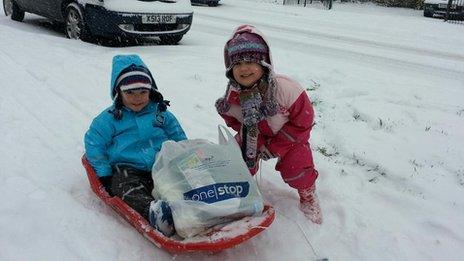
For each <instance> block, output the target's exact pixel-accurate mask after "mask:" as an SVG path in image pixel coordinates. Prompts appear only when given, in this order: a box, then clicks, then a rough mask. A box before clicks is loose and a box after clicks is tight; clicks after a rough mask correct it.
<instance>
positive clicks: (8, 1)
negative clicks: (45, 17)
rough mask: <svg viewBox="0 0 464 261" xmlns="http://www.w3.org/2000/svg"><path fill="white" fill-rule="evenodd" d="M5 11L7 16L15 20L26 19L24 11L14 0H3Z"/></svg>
mask: <svg viewBox="0 0 464 261" xmlns="http://www.w3.org/2000/svg"><path fill="white" fill-rule="evenodd" d="M3 11H4V12H5V15H6V16H11V19H12V20H14V21H18V22H21V21H22V20H24V11H23V10H21V8H19V6H18V4H16V3H15V2H14V1H13V0H3Z"/></svg>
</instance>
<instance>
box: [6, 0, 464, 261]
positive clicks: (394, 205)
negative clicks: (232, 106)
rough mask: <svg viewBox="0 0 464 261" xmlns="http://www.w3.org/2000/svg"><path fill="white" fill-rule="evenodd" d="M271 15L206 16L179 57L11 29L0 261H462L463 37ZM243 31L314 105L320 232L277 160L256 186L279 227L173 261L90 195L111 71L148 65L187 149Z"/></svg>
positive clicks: (351, 19)
mask: <svg viewBox="0 0 464 261" xmlns="http://www.w3.org/2000/svg"><path fill="white" fill-rule="evenodd" d="M266 2H267V3H266ZM270 2H274V1H273V0H222V1H221V5H220V6H219V7H216V8H209V7H206V6H195V7H194V11H195V16H194V24H193V27H192V29H191V31H190V32H189V33H188V34H187V35H186V36H185V37H184V39H183V40H182V41H181V44H180V45H178V46H157V45H154V44H150V43H149V42H148V43H147V44H146V45H144V46H129V47H103V46H98V45H95V44H90V43H84V42H79V41H71V40H68V39H66V38H65V37H64V34H62V33H61V32H59V31H58V30H57V29H56V28H54V27H52V26H50V25H49V23H47V22H46V20H44V19H42V18H39V17H37V16H33V15H26V19H25V22H24V23H17V22H13V21H11V20H9V19H7V18H6V17H4V16H2V15H0V79H1V81H0V89H1V90H2V91H3V94H2V95H0V139H1V145H2V146H1V147H0V163H2V164H1V165H2V167H1V169H0V178H1V180H2V181H3V183H4V185H3V197H4V198H5V199H6V200H3V201H2V203H1V204H0V231H2V232H1V233H0V260H37V258H40V259H42V260H63V259H66V260H154V259H156V260H171V259H173V258H174V259H175V260H218V259H222V260H314V259H315V257H316V256H315V255H314V252H313V250H312V248H311V246H310V245H309V243H311V244H312V246H313V248H314V249H315V251H316V252H317V253H318V254H319V257H328V258H329V259H330V260H331V261H333V260H459V258H460V257H461V256H462V255H463V254H464V250H462V249H464V248H463V246H464V221H463V220H464V215H463V213H464V199H463V197H462V193H463V190H464V156H463V155H464V131H463V130H464V103H463V102H462V101H463V100H464V36H463V34H462V30H463V29H464V27H463V26H459V25H455V24H447V23H443V22H442V21H441V20H438V19H428V18H424V17H422V13H421V11H417V10H407V9H397V8H382V7H377V6H374V5H356V4H336V5H335V6H334V9H333V10H331V11H326V10H321V9H314V8H299V7H294V6H280V5H277V4H271V3H270ZM0 13H3V10H1V7H0ZM243 23H251V24H254V25H255V26H257V27H258V28H259V29H260V30H262V31H263V32H264V34H265V35H266V36H267V38H268V40H269V42H270V44H271V50H272V51H273V58H274V62H275V63H274V64H275V67H276V71H277V72H280V73H284V74H287V75H290V76H291V77H293V78H295V79H296V80H298V81H299V82H300V83H302V84H303V85H304V86H305V87H306V88H307V89H308V94H309V95H310V97H311V99H312V101H313V104H314V106H315V109H316V115H317V119H316V126H315V127H314V130H313V133H312V137H311V146H312V148H313V150H314V158H315V162H316V164H317V168H318V170H319V173H320V178H319V180H318V187H319V196H320V199H321V204H322V208H323V211H324V215H325V216H324V218H325V220H324V224H323V225H322V226H320V227H317V226H314V225H312V224H310V223H308V221H307V220H306V219H305V218H304V217H303V215H302V214H301V213H300V212H299V211H298V209H297V194H296V192H295V191H292V190H291V189H289V187H287V185H285V184H284V183H283V182H282V181H281V179H280V177H279V174H278V173H277V172H276V171H274V169H273V164H274V163H275V161H271V162H265V163H264V165H263V167H262V170H261V174H260V176H259V177H258V181H259V184H260V187H261V189H262V192H263V194H264V196H265V199H266V200H267V201H269V202H270V203H271V204H273V205H274V207H275V208H276V210H277V214H278V216H277V219H276V221H275V222H274V224H273V225H272V226H271V228H270V229H268V230H267V231H265V232H264V233H263V234H262V235H260V236H259V237H257V238H255V239H254V240H251V241H249V242H247V243H245V244H243V245H241V246H240V247H238V248H236V249H232V250H227V251H224V252H222V253H219V254H216V255H213V256H211V255H203V254H198V255H193V254H192V255H185V256H184V255H181V256H174V257H173V256H171V255H169V254H167V253H165V252H164V251H161V250H158V249H156V248H155V247H154V246H153V245H152V244H151V243H150V242H148V241H147V240H145V239H144V238H143V237H141V236H140V235H139V234H138V233H137V232H135V231H134V230H133V229H132V228H131V227H130V226H129V225H128V224H127V223H126V222H125V221H124V220H122V219H121V218H119V217H117V216H116V215H115V214H114V212H113V211H112V210H111V209H109V208H107V207H106V206H104V205H103V204H102V203H101V202H100V201H99V200H97V199H96V198H95V196H94V195H93V194H92V192H91V191H90V188H89V187H88V185H87V180H86V177H85V175H84V169H83V168H82V167H81V165H80V157H81V155H82V154H83V153H84V150H83V144H82V139H83V135H84V133H85V131H86V130H87V128H88V126H89V124H90V121H91V119H92V118H93V117H94V116H95V115H96V114H98V113H99V112H100V111H101V110H103V109H104V108H105V107H107V106H108V105H109V104H110V102H111V100H110V97H109V74H110V69H111V68H110V62H111V58H112V57H113V56H114V55H116V54H120V53H138V54H140V55H141V56H142V58H143V59H144V60H145V61H146V63H147V64H148V66H149V67H150V68H151V70H152V71H153V74H154V76H155V79H156V82H157V85H158V86H159V88H160V90H161V91H162V92H163V94H164V95H165V97H167V98H168V99H170V100H171V101H172V106H171V110H172V111H173V112H174V113H175V114H176V115H177V117H178V118H179V120H180V122H181V123H182V125H183V126H184V128H185V130H186V132H187V135H188V136H189V137H190V138H207V139H210V140H215V137H216V135H217V134H216V125H217V124H220V123H221V120H220V118H219V117H218V116H217V115H216V112H215V109H214V107H213V104H214V101H215V99H216V98H217V97H219V96H220V95H222V93H223V92H224V87H225V84H226V79H225V77H224V68H223V67H224V65H223V61H222V59H223V57H222V48H223V46H224V43H225V41H226V39H227V38H228V37H229V36H230V33H231V32H232V30H233V28H234V27H236V26H237V25H239V24H243ZM308 240H309V242H308ZM31 242H33V243H31ZM18 253H20V255H18Z"/></svg>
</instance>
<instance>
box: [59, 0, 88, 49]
mask: <svg viewBox="0 0 464 261" xmlns="http://www.w3.org/2000/svg"><path fill="white" fill-rule="evenodd" d="M64 33H65V34H66V37H68V38H69V39H76V40H78V39H81V40H86V39H88V36H89V34H88V31H87V27H86V24H85V21H84V16H83V13H82V9H81V8H80V7H79V6H78V5H77V4H76V3H71V4H69V5H68V7H66V21H65V26H64Z"/></svg>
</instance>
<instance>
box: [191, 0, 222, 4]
mask: <svg viewBox="0 0 464 261" xmlns="http://www.w3.org/2000/svg"><path fill="white" fill-rule="evenodd" d="M190 2H192V4H209V3H218V2H219V0H191V1H190Z"/></svg>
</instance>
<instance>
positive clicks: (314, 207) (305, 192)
mask: <svg viewBox="0 0 464 261" xmlns="http://www.w3.org/2000/svg"><path fill="white" fill-rule="evenodd" d="M298 194H299V195H300V210H301V211H302V212H303V213H304V215H305V216H306V217H307V218H308V219H309V220H311V221H312V222H313V223H316V224H319V225H320V224H322V211H321V207H320V206H319V200H318V198H317V196H316V186H315V185H313V186H311V187H309V188H307V189H300V190H298Z"/></svg>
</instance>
